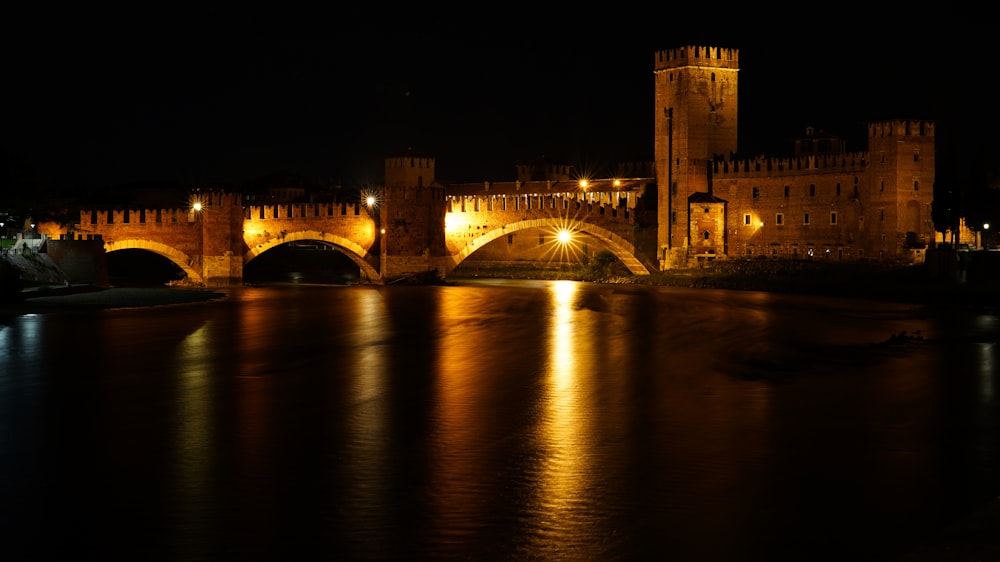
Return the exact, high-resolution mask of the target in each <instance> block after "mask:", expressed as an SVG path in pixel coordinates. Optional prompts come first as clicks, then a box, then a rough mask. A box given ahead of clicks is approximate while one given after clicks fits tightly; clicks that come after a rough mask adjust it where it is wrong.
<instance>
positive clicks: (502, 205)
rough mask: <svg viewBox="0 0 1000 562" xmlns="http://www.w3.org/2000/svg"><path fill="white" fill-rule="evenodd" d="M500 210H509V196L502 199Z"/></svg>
mask: <svg viewBox="0 0 1000 562" xmlns="http://www.w3.org/2000/svg"><path fill="white" fill-rule="evenodd" d="M500 210H501V211H506V210H507V196H506V195H504V196H503V197H502V198H501V199H500Z"/></svg>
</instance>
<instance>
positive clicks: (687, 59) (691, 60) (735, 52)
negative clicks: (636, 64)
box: [654, 46, 740, 72]
mask: <svg viewBox="0 0 1000 562" xmlns="http://www.w3.org/2000/svg"><path fill="white" fill-rule="evenodd" d="M655 56H656V61H655V66H654V71H656V72H659V71H661V70H668V69H671V68H680V67H683V66H710V67H715V68H734V69H738V68H739V67H740V52H739V49H730V48H725V47H701V46H686V47H677V48H674V49H666V50H662V51H657V52H656V55H655Z"/></svg>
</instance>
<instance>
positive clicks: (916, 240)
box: [868, 120, 935, 259]
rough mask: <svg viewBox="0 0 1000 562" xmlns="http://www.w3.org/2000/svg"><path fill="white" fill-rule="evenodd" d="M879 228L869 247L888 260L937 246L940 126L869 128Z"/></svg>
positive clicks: (876, 225)
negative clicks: (936, 128)
mask: <svg viewBox="0 0 1000 562" xmlns="http://www.w3.org/2000/svg"><path fill="white" fill-rule="evenodd" d="M868 152H869V160H870V163H869V166H868V173H869V174H870V179H869V181H870V182H871V185H872V189H871V193H872V197H871V203H872V205H873V208H872V213H871V214H872V215H874V216H873V217H872V219H873V221H872V222H873V224H874V228H873V229H872V230H871V231H870V233H869V235H870V238H871V240H869V244H870V245H871V247H872V248H875V249H878V251H879V252H880V254H881V255H882V257H883V258H886V259H895V258H899V257H901V256H900V255H898V254H899V251H900V249H903V248H913V247H921V246H924V245H927V244H930V243H933V241H934V221H933V219H932V218H931V205H932V203H933V201H934V181H935V175H934V170H935V162H934V160H935V159H934V156H935V155H934V123H933V122H930V121H908V120H894V121H884V122H877V123H869V124H868Z"/></svg>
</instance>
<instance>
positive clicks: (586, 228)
mask: <svg viewBox="0 0 1000 562" xmlns="http://www.w3.org/2000/svg"><path fill="white" fill-rule="evenodd" d="M532 228H542V229H548V230H551V231H553V232H556V231H558V230H560V229H567V230H570V231H572V232H576V233H583V234H589V235H590V236H593V237H594V238H596V239H597V240H600V241H601V242H603V243H604V244H605V245H606V246H607V248H608V250H609V251H611V252H612V253H613V254H614V255H615V257H617V258H618V259H619V260H621V262H622V263H623V264H624V265H625V267H627V268H628V270H629V271H630V272H632V274H633V275H649V269H647V268H646V266H645V265H643V263H642V262H641V261H640V260H639V259H638V258H637V257H636V255H635V246H634V245H633V244H632V243H631V242H629V241H628V240H625V239H624V238H622V237H621V236H619V235H617V234H615V233H614V232H611V231H610V230H607V229H604V228H601V227H600V226H597V225H596V224H590V223H587V222H584V221H579V222H574V223H571V224H567V222H566V221H565V220H564V219H561V218H551V217H546V218H540V219H530V220H521V221H517V222H514V223H511V224H506V225H502V226H500V227H499V228H494V229H493V230H490V231H489V232H486V233H483V234H482V235H480V236H477V237H476V238H473V239H471V240H469V241H467V242H465V246H464V247H463V248H462V249H461V250H460V251H459V252H458V253H456V254H453V255H451V256H449V261H448V262H447V264H446V268H445V269H446V271H445V274H447V273H450V272H451V270H453V269H455V268H456V267H458V265H459V264H460V263H462V261H464V260H465V258H467V257H469V256H470V255H472V254H473V253H474V252H476V251H477V250H479V249H481V248H483V247H484V246H486V245H487V244H489V243H490V242H493V241H494V240H497V239H499V238H501V237H503V236H506V235H508V234H513V233H515V232H518V231H520V230H527V229H532Z"/></svg>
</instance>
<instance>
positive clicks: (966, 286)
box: [449, 260, 1000, 307]
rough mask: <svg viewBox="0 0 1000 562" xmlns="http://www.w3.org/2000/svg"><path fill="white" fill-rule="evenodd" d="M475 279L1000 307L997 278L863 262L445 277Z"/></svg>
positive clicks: (507, 269) (482, 269)
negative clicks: (970, 278)
mask: <svg viewBox="0 0 1000 562" xmlns="http://www.w3.org/2000/svg"><path fill="white" fill-rule="evenodd" d="M474 278H502V279H569V280H574V281H585V282H596V283H622V284H642V285H658V286H670V287H686V288H695V289H728V290H739V291H763V292H770V293H790V294H808V295H824V296H834V297H845V298H862V299H872V300H880V301H888V302H908V303H919V304H930V303H941V304H972V305H983V306H992V307H998V306H1000V280H998V282H997V283H960V282H958V281H957V280H953V279H950V278H938V277H935V276H933V275H932V274H931V272H930V271H929V270H928V268H927V267H925V266H922V265H915V266H905V267H901V266H883V265H878V264H864V263H850V264H843V263H836V264H831V263H825V262H813V261H774V260H726V261H718V262H714V263H712V264H710V265H706V266H705V267H700V268H690V269H674V270H668V271H655V272H653V273H651V274H649V275H632V274H630V273H628V272H627V271H621V270H615V269H614V268H610V269H609V270H606V271H602V270H596V269H595V268H588V267H578V268H566V269H557V268H541V267H533V266H529V265H517V264H505V265H499V264H488V265H485V266H481V265H475V266H473V265H469V264H463V265H462V266H460V267H459V268H457V269H456V270H455V271H453V272H452V273H451V274H450V275H449V279H451V280H455V281H461V280H462V279H474Z"/></svg>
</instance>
